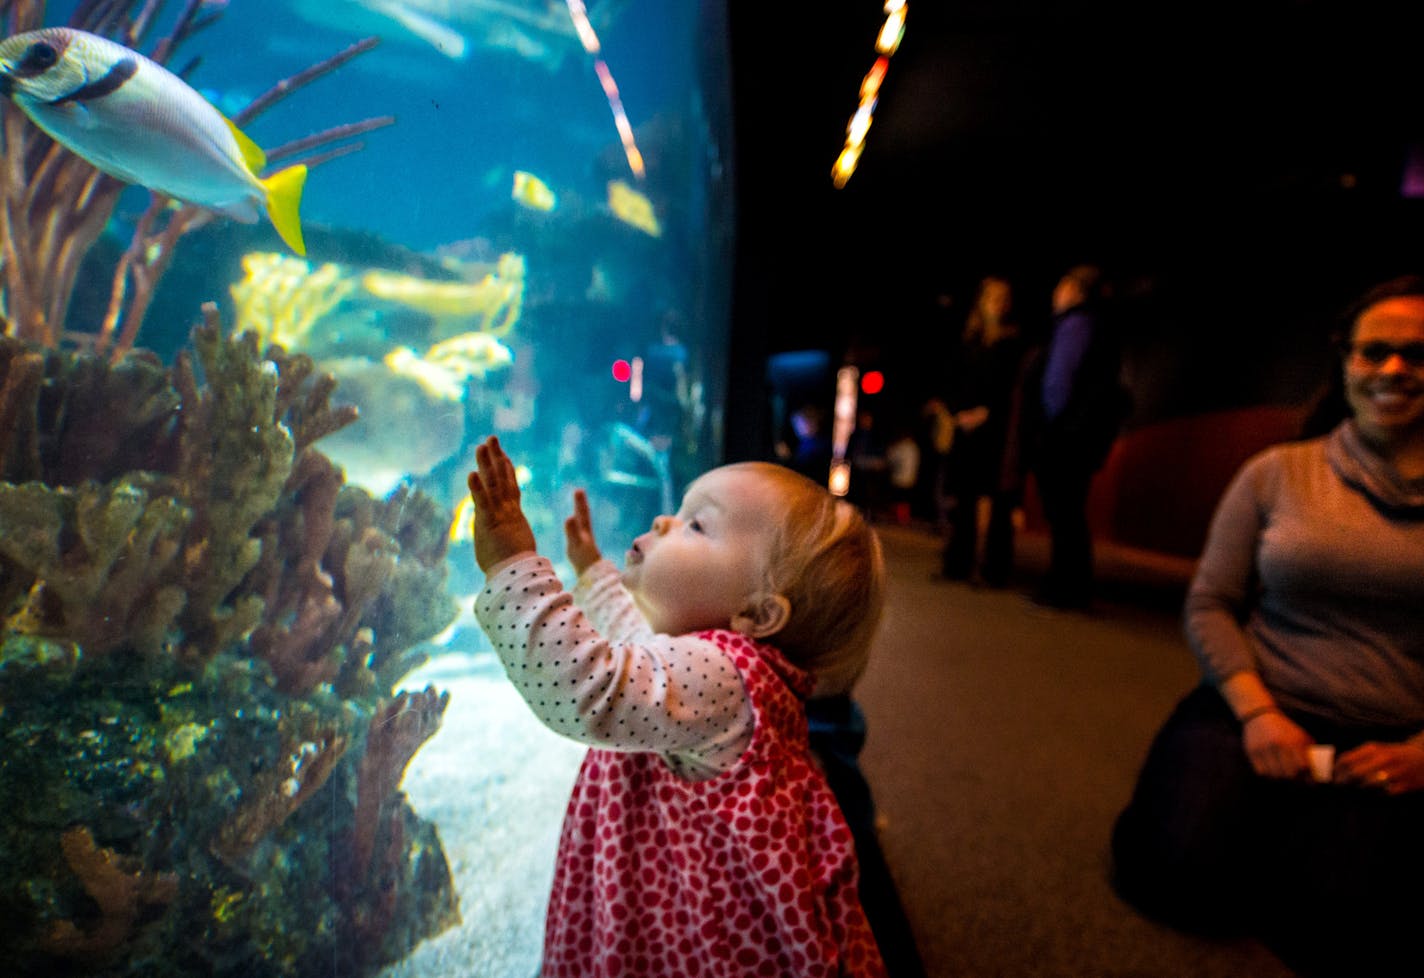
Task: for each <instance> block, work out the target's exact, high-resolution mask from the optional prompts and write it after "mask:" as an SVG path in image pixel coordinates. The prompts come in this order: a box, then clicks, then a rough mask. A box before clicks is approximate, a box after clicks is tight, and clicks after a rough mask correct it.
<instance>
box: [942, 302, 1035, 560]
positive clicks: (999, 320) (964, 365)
mask: <svg viewBox="0 0 1424 978" xmlns="http://www.w3.org/2000/svg"><path fill="white" fill-rule="evenodd" d="M1024 352H1025V344H1024V339H1023V337H1022V335H1021V333H1020V330H1019V325H1018V322H1017V320H1016V319H1015V318H1014V315H1013V288H1012V286H1011V285H1010V283H1009V280H1008V279H1006V278H1002V277H1000V276H997V275H988V276H985V277H984V278H983V279H982V280H981V281H980V283H979V292H978V295H977V296H976V297H975V300H974V307H973V308H972V309H970V310H969V315H968V316H967V317H966V318H965V323H964V332H963V334H962V336H961V338H960V344H959V349H958V351H957V354H956V356H955V357H954V362H953V364H952V365H951V372H950V378H949V383H948V385H947V390H948V404H949V408H950V411H949V418H950V421H951V424H952V432H953V437H952V440H951V441H950V446H949V449H948V454H947V456H946V458H945V461H944V474H943V492H944V495H945V499H946V510H947V513H946V523H947V525H946V527H945V533H946V537H945V545H944V550H943V552H942V553H941V571H942V573H943V574H944V576H945V577H946V578H948V579H950V580H969V579H970V578H971V577H974V575H975V570H976V563H977V564H978V578H979V580H981V581H982V583H984V584H987V585H989V586H990V587H1003V586H1004V585H1005V584H1007V583H1008V578H1009V572H1010V570H1012V568H1013V557H1014V553H1013V548H1014V522H1013V518H1014V509H1015V507H1017V506H1018V503H1019V493H1018V492H1017V491H1016V489H1014V488H1012V487H1009V486H1006V485H1005V483H1004V481H1003V479H1002V477H1001V473H1002V470H1003V465H1004V448H1005V444H1006V442H1007V439H1008V436H1009V417H1010V414H1011V409H1012V406H1013V400H1014V389H1015V386H1016V385H1017V383H1018V379H1019V371H1020V368H1021V366H1022V365H1023V360H1024ZM985 497H987V498H988V499H989V524H988V528H987V530H986V533H985V540H984V548H983V559H982V562H978V561H976V558H977V556H978V553H979V500H980V499H981V498H985Z"/></svg>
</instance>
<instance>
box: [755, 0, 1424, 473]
mask: <svg viewBox="0 0 1424 978" xmlns="http://www.w3.org/2000/svg"><path fill="white" fill-rule="evenodd" d="M773 8H774V9H773ZM817 9H818V10H819V11H821V15H822V19H821V20H820V21H816V22H812V21H811V20H810V19H809V18H808V17H807V15H806V13H805V10H806V8H804V7H799V6H792V5H770V6H769V5H763V4H752V5H747V4H732V5H730V18H729V19H730V48H731V52H732V59H733V63H732V100H733V112H734V118H735V143H736V146H735V182H736V185H737V188H738V189H737V202H738V217H737V247H736V252H737V259H736V266H735V272H734V293H733V319H734V335H736V336H737V337H739V339H738V340H737V341H736V342H737V346H736V353H737V355H738V356H739V357H746V356H747V355H748V354H749V352H751V353H754V352H756V351H758V350H759V352H760V353H762V354H764V353H766V352H774V351H776V350H784V349H797V348H803V347H814V348H823V349H827V350H829V351H831V352H832V355H833V357H834V358H836V359H837V360H841V359H852V360H858V361H860V362H864V363H867V364H869V363H872V362H873V363H875V364H876V365H879V366H883V367H885V368H886V370H887V376H888V381H889V383H888V385H887V390H886V394H885V395H884V396H885V397H887V398H888V397H890V396H892V395H893V394H895V393H896V391H897V389H898V391H899V392H901V393H902V394H903V395H904V396H906V397H909V398H912V399H913V398H918V397H920V396H921V395H922V393H923V392H924V390H925V389H926V388H928V387H931V386H932V385H933V383H934V370H933V367H934V364H935V361H936V355H937V351H938V350H941V349H943V348H944V346H945V344H946V343H947V342H949V341H950V340H951V338H949V337H945V336H944V335H943V332H944V331H945V330H946V328H949V329H957V328H958V326H959V324H960V323H961V322H962V310H963V308H964V303H965V302H966V301H967V299H968V295H969V290H970V289H971V288H972V286H973V283H974V282H976V281H977V279H978V278H979V277H980V276H981V275H982V274H984V273H985V272H989V271H999V272H1003V273H1007V274H1009V275H1011V276H1012V277H1013V278H1014V279H1015V281H1016V283H1017V285H1018V291H1019V299H1020V306H1021V308H1023V309H1024V310H1025V311H1027V312H1029V313H1030V314H1037V315H1046V312H1047V303H1048V293H1049V290H1050V289H1051V286H1052V283H1053V281H1054V280H1055V278H1056V277H1057V274H1058V273H1059V272H1060V271H1061V270H1062V269H1063V268H1064V267H1066V265H1068V264H1070V263H1072V262H1075V261H1079V260H1084V259H1087V260H1094V261H1099V262H1102V263H1103V264H1105V265H1106V266H1107V267H1108V268H1109V269H1110V270H1111V271H1112V272H1113V273H1114V277H1115V278H1116V279H1117V283H1118V292H1119V295H1120V296H1122V297H1123V298H1124V300H1125V302H1124V308H1125V312H1126V314H1127V323H1128V326H1129V334H1128V338H1127V340H1128V342H1127V352H1128V357H1129V368H1130V372H1131V375H1132V376H1131V380H1132V382H1133V384H1134V386H1135V387H1137V388H1138V390H1137V394H1138V398H1137V401H1138V406H1137V413H1136V415H1135V417H1134V419H1133V422H1134V423H1142V422H1145V421H1149V420H1153V419H1154V418H1159V417H1169V416H1175V415H1180V414H1185V413H1193V412H1196V411H1201V410H1207V409H1211V408H1215V407H1223V406H1232V405H1238V404H1251V403H1280V402H1286V401H1295V400H1300V399H1303V398H1306V397H1308V396H1309V395H1310V393H1311V392H1312V391H1313V390H1314V389H1315V388H1316V387H1317V386H1318V385H1319V384H1320V383H1321V382H1322V381H1323V380H1324V377H1325V375H1326V372H1327V371H1328V370H1329V369H1330V356H1329V350H1328V342H1327V339H1328V335H1329V333H1330V331H1331V329H1332V328H1333V327H1334V326H1335V325H1336V318H1335V317H1336V315H1337V314H1338V312H1339V311H1340V310H1341V308H1342V307H1343V306H1344V304H1345V303H1346V301H1347V300H1348V299H1349V298H1350V297H1351V296H1353V295H1354V294H1356V293H1357V292H1359V291H1360V290H1361V289H1362V288H1363V287H1364V286H1366V285H1368V284H1370V283H1372V282H1374V281H1376V280H1378V279H1381V278H1384V277H1387V276H1389V275H1393V274H1396V273H1399V272H1402V271H1405V270H1411V269H1414V268H1417V267H1420V266H1421V265H1424V247H1421V241H1420V234H1419V229H1420V227H1421V226H1422V225H1424V200H1421V199H1420V198H1419V197H1416V196H1407V195H1406V193H1405V191H1406V190H1407V189H1408V187H1407V184H1408V181H1407V179H1406V177H1407V172H1406V171H1407V170H1408V167H1409V164H1410V160H1411V151H1415V152H1417V150H1413V149H1412V148H1414V147H1417V146H1418V145H1419V144H1420V143H1421V141H1422V140H1424V82H1421V80H1420V76H1419V74H1418V71H1417V59H1416V57H1415V52H1414V51H1413V48H1414V47H1415V46H1416V44H1417V41H1416V38H1417V37H1418V36H1419V34H1418V30H1419V27H1420V26H1422V25H1421V21H1424V12H1421V11H1419V10H1417V9H1410V10H1408V11H1404V12H1402V9H1401V7H1400V6H1399V5H1385V4H1372V3H1364V4H1359V3H1346V2H1340V0H1314V2H1313V0H1268V2H1260V3H1253V4H1251V5H1248V8H1246V9H1243V8H1242V7H1241V6H1240V5H1227V4H1211V3H1208V4H1205V5H1196V6H1193V7H1191V8H1181V7H1171V8H1166V7H1163V8H1151V9H1144V8H1142V7H1141V6H1140V5H1128V4H1124V3H1106V2H1089V0H1077V2H1069V3H1063V4H1051V5H1050V4H1039V3H1033V2H1028V0H1002V2H991V0H984V2H969V3H956V4H952V5H950V4H931V3H928V2H925V0H920V2H918V3H915V2H912V3H910V9H909V15H908V18H907V29H906V33H905V38H904V41H903V43H902V44H901V46H900V49H899V51H898V52H896V54H895V55H894V56H893V58H892V59H891V63H890V69H889V72H888V74H887V76H886V79H885V83H884V86H883V87H882V97H881V100H880V104H879V105H878V107H877V110H876V114H875V121H874V124H873V125H872V127H871V130H870V133H869V138H868V139H867V143H866V149H865V152H864V155H863V157H862V159H861V161H860V167H859V170H858V171H857V172H856V173H855V175H854V176H853V177H852V178H851V179H850V181H849V183H848V184H847V186H846V187H845V188H844V189H843V190H839V191H837V190H835V189H834V188H833V187H832V185H831V181H830V168H831V163H832V162H833V160H834V159H835V156H836V153H837V152H838V151H839V149H840V145H841V141H842V139H843V137H844V131H845V128H844V127H845V123H846V120H847V119H848V118H849V116H850V114H851V112H852V111H854V108H855V101H856V95H857V90H858V88H859V85H860V79H861V77H862V76H863V74H864V73H865V71H866V70H867V69H868V68H869V67H870V64H871V62H872V61H873V59H874V51H873V41H874V37H875V34H876V31H877V30H878V28H879V24H880V22H881V19H882V17H883V14H882V13H881V9H880V4H878V3H854V4H852V3H831V4H826V5H821V6H820V7H818V8H817ZM827 11H829V13H828V12H827ZM1413 192H1417V191H1413ZM941 293H944V294H947V295H949V296H951V297H952V298H953V299H954V300H955V301H956V306H955V307H952V308H951V311H950V313H949V314H948V316H946V315H944V314H943V313H938V318H937V319H936V316H937V310H936V305H935V303H936V297H937V296H938V295H940V294H941ZM936 322H937V323H938V327H937V329H936V328H935V327H934V326H933V325H931V326H928V327H927V325H926V324H934V323H936ZM946 323H948V324H949V325H948V327H946V325H945V324H946ZM748 338H750V339H748ZM749 364H750V361H744V362H743V365H742V366H741V367H740V368H738V369H740V370H741V371H742V373H743V374H744V376H745V377H748V378H750V377H751V376H752V375H754V374H755V369H754V368H752V367H751V366H750V365H749ZM747 382H748V383H750V381H747ZM897 385H898V387H897ZM750 397H751V392H748V398H749V399H750ZM738 412H741V413H744V414H745V416H738ZM752 414H753V411H752V408H751V406H750V404H743V405H741V406H740V407H737V408H735V410H734V413H733V415H732V416H730V417H729V421H728V424H729V427H728V450H729V453H731V452H735V451H743V452H752V451H755V446H756V445H757V444H758V443H759V439H760V438H761V434H760V432H759V430H758V426H759V425H760V424H761V422H760V421H759V420H758V419H757V418H755V417H753V416H751V415H752Z"/></svg>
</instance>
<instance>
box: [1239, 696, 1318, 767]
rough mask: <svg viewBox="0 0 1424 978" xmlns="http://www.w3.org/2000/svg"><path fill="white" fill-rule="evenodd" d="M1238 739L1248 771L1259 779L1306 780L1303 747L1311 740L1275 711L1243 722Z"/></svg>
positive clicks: (1307, 760) (1306, 754) (1306, 757)
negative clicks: (1247, 760)
mask: <svg viewBox="0 0 1424 978" xmlns="http://www.w3.org/2000/svg"><path fill="white" fill-rule="evenodd" d="M1241 738H1242V744H1243V745H1244V746H1245V748H1246V756H1247V757H1248V758H1250V760H1251V767H1252V769H1253V770H1254V771H1255V772H1256V773H1257V774H1259V775H1261V777H1263V778H1287V779H1289V778H1300V777H1306V778H1308V777H1310V755H1309V752H1308V751H1307V748H1308V747H1310V745H1311V744H1313V743H1315V741H1314V740H1312V739H1311V737H1310V734H1308V733H1306V732H1305V731H1304V730H1302V729H1301V728H1300V726H1299V725H1298V724H1297V723H1296V722H1295V721H1294V720H1292V719H1291V718H1290V717H1288V716H1286V715H1285V714H1284V713H1281V712H1280V711H1279V710H1274V709H1273V710H1271V711H1270V712H1268V713H1261V714H1258V715H1256V716H1254V717H1252V718H1251V719H1249V720H1247V721H1246V722H1245V723H1244V724H1242V726H1241Z"/></svg>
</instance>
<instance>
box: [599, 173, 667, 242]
mask: <svg viewBox="0 0 1424 978" xmlns="http://www.w3.org/2000/svg"><path fill="white" fill-rule="evenodd" d="M608 209H609V210H610V211H612V212H613V216H614V217H616V218H618V220H620V221H622V222H623V223H624V224H629V225H631V226H633V227H635V228H637V229H638V230H639V231H642V232H643V233H644V234H650V235H652V236H653V237H655V238H657V237H661V236H662V233H663V228H662V225H661V224H659V223H658V216H657V214H655V213H654V212H653V202H652V201H651V200H649V199H648V198H647V197H646V196H644V195H643V194H641V193H639V192H638V191H636V190H634V189H633V188H632V187H630V186H628V184H626V183H624V182H623V181H622V180H610V181H608Z"/></svg>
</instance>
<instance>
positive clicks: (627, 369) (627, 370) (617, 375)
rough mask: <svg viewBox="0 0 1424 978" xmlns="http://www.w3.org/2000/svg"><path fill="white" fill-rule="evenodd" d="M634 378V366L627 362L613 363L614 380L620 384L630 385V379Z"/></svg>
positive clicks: (618, 361)
mask: <svg viewBox="0 0 1424 978" xmlns="http://www.w3.org/2000/svg"><path fill="white" fill-rule="evenodd" d="M632 376H633V365H632V364H631V363H629V362H628V361H627V360H614V361H613V379H614V380H616V381H618V383H620V384H626V383H628V378H630V377H632Z"/></svg>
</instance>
